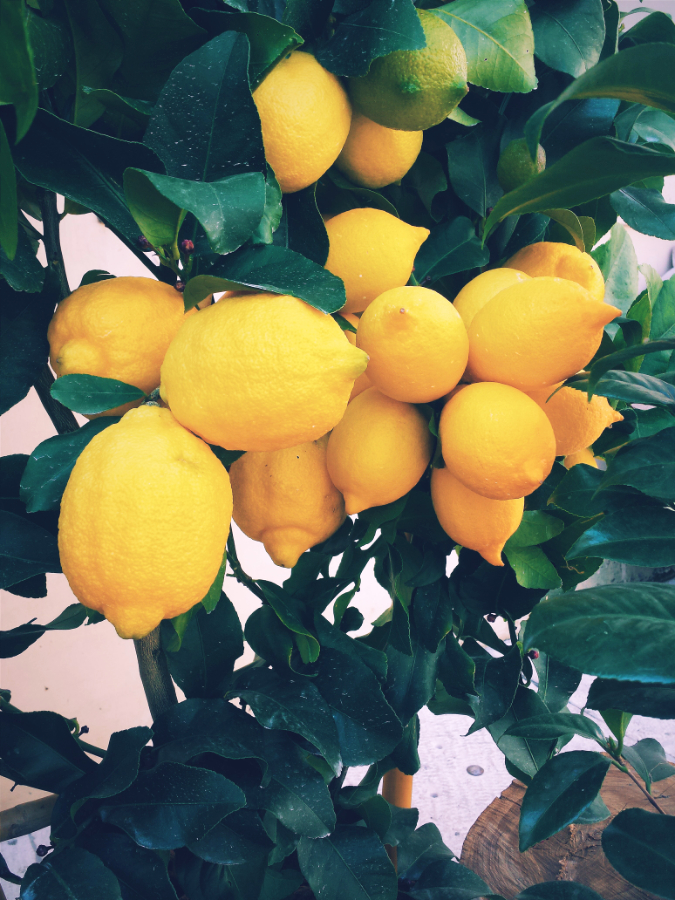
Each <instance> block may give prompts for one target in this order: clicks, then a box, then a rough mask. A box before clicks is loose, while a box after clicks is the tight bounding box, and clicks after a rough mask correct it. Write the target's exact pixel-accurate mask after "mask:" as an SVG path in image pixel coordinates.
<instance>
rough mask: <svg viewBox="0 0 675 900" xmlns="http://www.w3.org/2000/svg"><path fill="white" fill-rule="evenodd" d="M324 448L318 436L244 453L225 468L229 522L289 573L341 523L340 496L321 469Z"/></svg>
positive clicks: (326, 437)
mask: <svg viewBox="0 0 675 900" xmlns="http://www.w3.org/2000/svg"><path fill="white" fill-rule="evenodd" d="M327 444H328V435H324V437H322V438H319V440H318V441H310V442H309V443H306V444H299V445H298V446H297V447H289V448H287V449H286V450H270V451H267V452H263V453H255V452H254V453H245V454H244V455H243V456H241V457H240V458H239V459H238V460H237V461H236V462H234V463H232V466H231V467H230V479H231V481H232V494H233V496H234V513H233V518H234V521H235V522H236V523H237V525H238V526H239V527H240V528H241V530H242V531H243V532H244V534H246V535H248V536H249V537H250V538H252V539H253V540H254V541H261V542H262V543H263V544H264V545H265V550H267V552H268V553H269V555H270V556H271V557H272V560H273V561H274V562H275V563H276V565H278V566H285V567H286V568H288V569H292V568H293V566H294V565H295V564H296V562H297V561H298V559H299V558H300V555H301V554H302V553H304V552H305V550H309V548H310V547H314V545H315V544H320V543H322V541H326V540H328V538H329V537H330V536H331V534H333V533H334V532H335V531H337V529H338V528H339V527H340V525H342V523H343V522H344V520H345V504H344V500H343V499H342V494H341V493H340V492H339V491H338V489H337V488H336V487H335V485H334V484H333V482H332V481H331V480H330V478H329V477H328V470H327V469H326V445H327Z"/></svg>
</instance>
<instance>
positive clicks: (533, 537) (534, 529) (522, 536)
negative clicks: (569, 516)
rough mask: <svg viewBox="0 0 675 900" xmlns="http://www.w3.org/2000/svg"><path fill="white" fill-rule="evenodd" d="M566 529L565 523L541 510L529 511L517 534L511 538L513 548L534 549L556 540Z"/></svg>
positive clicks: (510, 543) (510, 542)
mask: <svg viewBox="0 0 675 900" xmlns="http://www.w3.org/2000/svg"><path fill="white" fill-rule="evenodd" d="M564 527H565V525H564V523H563V522H562V521H561V520H560V519H557V518H556V517H555V516H551V515H549V514H548V513H545V512H541V510H538V509H533V510H527V511H526V512H524V513H523V518H522V521H521V523H520V525H519V526H518V530H517V531H516V533H515V534H513V535H511V537H510V538H509V541H508V542H509V545H510V546H511V547H533V546H535V545H536V544H543V543H544V542H545V541H548V540H550V539H551V538H554V537H555V536H556V535H558V534H560V532H561V531H562V530H563V528H564Z"/></svg>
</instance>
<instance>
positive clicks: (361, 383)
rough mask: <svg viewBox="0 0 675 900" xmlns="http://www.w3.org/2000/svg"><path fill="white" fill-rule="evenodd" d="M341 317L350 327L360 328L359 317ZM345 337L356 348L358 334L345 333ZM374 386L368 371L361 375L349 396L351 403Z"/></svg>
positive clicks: (352, 332)
mask: <svg viewBox="0 0 675 900" xmlns="http://www.w3.org/2000/svg"><path fill="white" fill-rule="evenodd" d="M340 315H341V316H342V317H343V318H344V319H346V320H347V321H348V322H349V324H350V325H353V326H354V328H358V327H359V317H358V316H355V315H354V314H353V313H340ZM344 335H345V337H346V338H347V340H348V341H349V343H350V344H352V345H353V346H354V347H356V332H355V331H345V332H344ZM372 386H373V382H372V381H371V380H370V378H369V377H368V369H367V368H366V371H365V372H364V373H363V375H359V377H358V378H357V379H356V381H355V382H354V387H353V388H352V392H351V394H350V396H349V399H350V401H351V400H353V399H354V397H358V396H359V394H362V393H363V392H364V391H367V390H368V388H370V387H372Z"/></svg>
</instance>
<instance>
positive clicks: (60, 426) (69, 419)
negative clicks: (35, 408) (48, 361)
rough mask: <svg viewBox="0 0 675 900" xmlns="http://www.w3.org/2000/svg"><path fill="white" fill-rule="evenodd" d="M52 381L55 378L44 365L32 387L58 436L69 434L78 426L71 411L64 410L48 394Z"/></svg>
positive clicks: (60, 404) (63, 407)
mask: <svg viewBox="0 0 675 900" xmlns="http://www.w3.org/2000/svg"><path fill="white" fill-rule="evenodd" d="M54 381H55V378H54V376H53V375H52V371H51V369H50V368H49V366H47V365H46V366H45V367H44V369H43V370H42V371H41V372H40V374H39V375H38V378H37V381H36V382H35V384H34V385H33V387H34V388H35V390H36V392H37V395H38V397H39V398H40V402H41V403H42V405H43V406H44V408H45V411H46V413H47V415H48V416H49V418H50V419H51V420H52V424H53V426H54V428H56V430H57V432H58V433H59V434H71V433H72V432H73V431H78V430H79V428H80V426H79V425H78V424H77V419H76V418H75V416H74V415H73V414H72V413H71V411H70V410H69V409H66V407H65V406H63V404H62V403H59V401H58V400H56V399H55V398H54V397H52V395H51V393H50V392H49V389H50V387H51V386H52V385H53V384H54Z"/></svg>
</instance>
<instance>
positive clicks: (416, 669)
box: [384, 634, 444, 723]
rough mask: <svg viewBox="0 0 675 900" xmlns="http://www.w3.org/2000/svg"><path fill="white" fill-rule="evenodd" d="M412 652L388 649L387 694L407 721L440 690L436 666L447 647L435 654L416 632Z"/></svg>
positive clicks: (441, 648) (405, 721)
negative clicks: (435, 691) (437, 686)
mask: <svg viewBox="0 0 675 900" xmlns="http://www.w3.org/2000/svg"><path fill="white" fill-rule="evenodd" d="M411 646H412V654H411V655H410V656H408V655H407V654H406V653H401V652H400V651H399V650H396V649H395V648H394V647H393V646H391V644H390V646H389V647H388V648H387V661H388V665H387V681H386V684H385V687H384V695H385V697H386V698H387V702H388V703H389V704H390V705H391V707H392V709H393V710H394V711H395V713H396V715H397V716H398V717H399V719H400V720H401V721H402V722H404V723H407V722H408V721H409V720H410V719H411V718H412V717H413V716H414V715H415V713H416V712H418V711H419V710H420V709H422V707H423V706H426V704H427V703H428V702H429V700H431V698H432V697H433V695H434V690H435V689H436V669H437V666H438V659H439V656H440V655H441V653H442V652H443V649H444V648H443V647H437V649H436V650H435V651H434V652H433V653H431V652H429V650H427V648H426V647H425V646H424V645H423V644H422V643H421V641H419V639H418V638H417V636H416V635H414V634H413V636H412V641H411Z"/></svg>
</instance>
